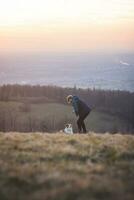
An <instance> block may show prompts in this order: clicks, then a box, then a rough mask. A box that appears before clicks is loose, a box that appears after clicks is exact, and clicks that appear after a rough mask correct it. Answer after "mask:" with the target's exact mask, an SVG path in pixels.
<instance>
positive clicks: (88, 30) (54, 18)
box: [0, 0, 134, 52]
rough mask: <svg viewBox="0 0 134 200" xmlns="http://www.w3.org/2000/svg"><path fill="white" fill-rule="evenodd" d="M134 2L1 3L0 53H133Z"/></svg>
mask: <svg viewBox="0 0 134 200" xmlns="http://www.w3.org/2000/svg"><path fill="white" fill-rule="evenodd" d="M133 36H134V0H0V51H11V52H19V51H20V52H21V51H46V52H47V51H48V52H51V51H52V52H53V51H54V52H55V51H56V52H59V51H60V52H61V51H62V52H63V51H70V52H72V51H134V37H133Z"/></svg>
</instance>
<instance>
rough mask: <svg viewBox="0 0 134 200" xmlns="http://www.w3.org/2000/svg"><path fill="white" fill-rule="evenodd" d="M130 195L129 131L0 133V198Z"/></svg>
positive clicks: (132, 152) (97, 199)
mask: <svg viewBox="0 0 134 200" xmlns="http://www.w3.org/2000/svg"><path fill="white" fill-rule="evenodd" d="M24 199H25V200H29V199H30V200H46V199H49V200H51V199H53V200H75V199H77V200H89V199H91V200H101V199H105V200H113V199H114V200H120V199H121V200H133V199H134V136H132V135H121V134H115V135H111V134H108V133H107V134H100V135H99V134H94V133H89V134H86V135H83V134H75V135H71V136H67V135H64V134H59V133H57V134H42V133H0V200H24Z"/></svg>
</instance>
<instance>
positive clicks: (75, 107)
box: [72, 99, 79, 116]
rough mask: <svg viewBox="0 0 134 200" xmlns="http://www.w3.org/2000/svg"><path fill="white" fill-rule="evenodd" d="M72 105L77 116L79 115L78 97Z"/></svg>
mask: <svg viewBox="0 0 134 200" xmlns="http://www.w3.org/2000/svg"><path fill="white" fill-rule="evenodd" d="M72 106H73V108H74V112H75V114H76V116H78V111H79V109H78V100H77V99H73V101H72Z"/></svg>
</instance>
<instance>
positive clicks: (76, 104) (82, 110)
mask: <svg viewBox="0 0 134 200" xmlns="http://www.w3.org/2000/svg"><path fill="white" fill-rule="evenodd" d="M67 103H68V104H72V106H73V109H74V112H75V114H76V116H78V120H77V126H78V130H79V133H81V132H82V131H83V133H86V132H87V130H86V126H85V123H84V120H85V118H86V117H87V116H88V115H89V113H90V112H91V108H90V107H89V106H88V105H87V104H86V103H85V102H83V101H82V100H80V99H79V97H77V96H73V95H68V96H67Z"/></svg>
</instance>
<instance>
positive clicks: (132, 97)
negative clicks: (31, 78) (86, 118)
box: [0, 84, 134, 132]
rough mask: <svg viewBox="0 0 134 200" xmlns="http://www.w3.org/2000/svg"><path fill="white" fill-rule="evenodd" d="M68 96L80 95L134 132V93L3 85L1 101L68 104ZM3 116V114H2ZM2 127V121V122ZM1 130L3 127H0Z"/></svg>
mask: <svg viewBox="0 0 134 200" xmlns="http://www.w3.org/2000/svg"><path fill="white" fill-rule="evenodd" d="M68 94H73V95H78V96H79V97H80V98H82V99H83V100H85V101H86V102H87V104H88V105H89V106H90V107H91V108H92V109H96V110H99V111H103V112H106V113H109V114H112V115H115V116H118V117H119V118H121V119H124V120H125V121H126V122H128V132H133V131H134V93H131V92H128V91H119V90H118V91H117V90H98V89H89V88H88V89H81V88H76V87H74V88H62V87H57V86H40V85H35V86H31V85H18V84H16V85H2V86H0V101H4V102H5V101H6V102H7V101H15V102H16V101H17V102H23V103H25V104H31V103H37V104H38V103H48V102H57V103H62V104H66V96H67V95H68ZM0 114H1V115H2V113H1V112H0ZM0 124H1V125H2V121H1V122H0ZM0 128H1V127H0Z"/></svg>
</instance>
